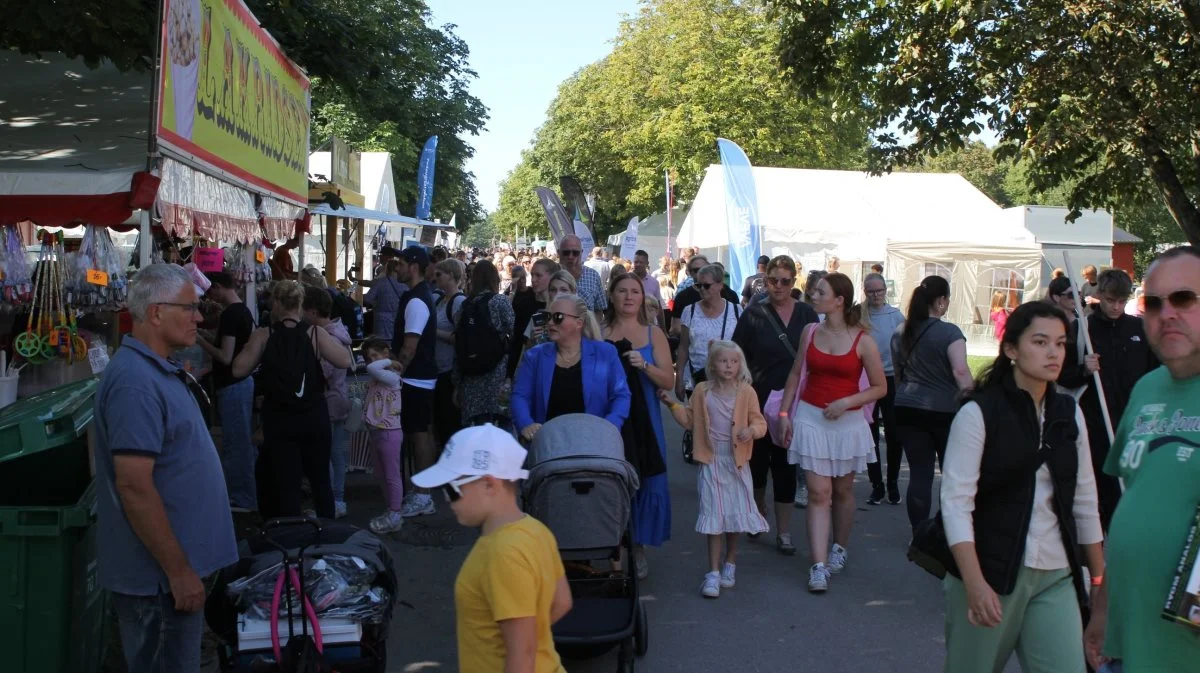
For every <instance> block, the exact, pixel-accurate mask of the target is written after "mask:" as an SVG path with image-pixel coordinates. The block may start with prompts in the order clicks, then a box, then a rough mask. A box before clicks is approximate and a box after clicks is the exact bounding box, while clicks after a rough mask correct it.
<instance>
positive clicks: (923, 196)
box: [676, 165, 1041, 326]
mask: <svg viewBox="0 0 1200 673" xmlns="http://www.w3.org/2000/svg"><path fill="white" fill-rule="evenodd" d="M753 170H754V180H755V190H756V192H757V196H758V217H759V223H760V226H761V233H760V241H761V244H762V254H766V255H770V256H774V255H780V254H787V255H790V256H791V257H793V258H794V259H796V261H797V262H799V263H801V264H803V266H804V269H805V271H811V270H813V269H825V268H826V264H827V262H828V260H829V258H831V257H837V258H838V259H839V261H840V269H839V270H840V271H842V272H843V273H846V274H847V275H849V276H850V277H851V278H852V279H854V281H855V284H856V285H857V284H859V283H861V279H862V276H863V275H864V269H866V268H869V266H870V265H871V264H874V263H879V264H884V268H885V275H886V276H887V277H888V279H889V280H891V281H893V282H894V289H895V293H896V294H895V296H896V297H904V296H905V293H906V291H911V289H912V287H913V286H914V285H915V284H916V283H919V282H920V281H921V278H923V277H924V276H925V275H932V274H933V273H938V274H940V275H944V276H946V277H948V278H950V279H951V287H952V290H953V294H952V296H951V310H950V313H949V315H948V318H949V319H950V320H952V321H953V322H955V323H958V324H960V325H963V326H966V325H971V324H982V325H987V311H986V310H984V311H983V312H982V313H983V315H982V322H980V323H977V322H976V321H977V316H976V307H977V305H978V304H980V303H981V300H980V297H982V296H985V295H986V296H987V297H990V293H991V291H992V290H991V286H992V285H993V284H994V283H993V276H994V275H995V274H997V273H999V274H1000V276H1003V277H1004V278H1006V279H1008V281H1009V282H1008V283H1007V284H1006V285H1005V287H1006V288H1009V286H1010V285H1011V284H1012V282H1013V281H1012V278H1013V276H1012V273H1011V272H1013V271H1016V272H1019V273H1018V281H1016V282H1017V284H1018V285H1019V288H1017V289H1012V292H1014V293H1015V294H1014V296H1016V295H1019V296H1022V297H1023V296H1024V292H1025V291H1026V290H1029V291H1033V290H1034V289H1036V288H1037V287H1038V282H1039V278H1040V274H1039V267H1040V261H1041V250H1040V248H1039V247H1038V245H1037V244H1036V242H1035V239H1034V237H1033V234H1031V233H1030V232H1029V231H1028V230H1026V229H1025V228H1024V226H1022V225H1021V223H1020V222H1017V221H1014V220H1012V219H1011V218H1004V217H1003V210H1002V209H1001V208H1000V207H999V206H998V205H996V204H995V203H993V202H992V200H991V199H989V198H988V197H987V195H986V194H984V193H983V192H981V191H979V190H978V189H976V188H975V187H974V186H973V185H971V183H969V182H967V180H966V179H964V178H963V177H962V176H960V175H958V174H955V173H891V174H888V175H879V176H872V175H869V174H867V173H863V172H858V171H829V170H810V169H798V168H765V167H759V166H755V167H754V169H753ZM728 242H729V235H728V229H727V227H726V214H725V185H724V174H723V172H722V169H721V166H719V165H713V166H710V167H709V168H708V171H707V172H706V173H705V176H704V180H703V182H702V183H701V185H700V190H699V192H698V193H697V194H696V199H695V202H694V203H693V205H692V209H691V211H690V212H689V213H688V216H687V218H686V219H685V220H684V223H683V227H682V229H681V230H680V232H679V237H678V239H677V240H676V243H677V245H679V246H697V247H700V248H702V249H705V248H707V249H717V252H718V257H724V256H725V252H724V248H725V247H726V246H727V245H728ZM1006 274H1007V275H1006ZM1000 276H997V278H999V277H1000ZM997 282H999V281H997ZM1010 289H1011V288H1010ZM982 303H983V304H987V303H988V302H987V301H986V300H983V301H982ZM985 309H986V306H985Z"/></svg>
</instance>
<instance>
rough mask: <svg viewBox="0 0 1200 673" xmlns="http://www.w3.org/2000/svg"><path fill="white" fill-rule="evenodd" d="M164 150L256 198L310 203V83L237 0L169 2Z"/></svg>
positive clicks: (161, 120)
mask: <svg viewBox="0 0 1200 673" xmlns="http://www.w3.org/2000/svg"><path fill="white" fill-rule="evenodd" d="M165 3H166V4H165V7H164V12H163V27H162V74H161V77H160V78H159V83H158V86H159V92H158V94H159V95H158V123H157V127H158V132H157V135H158V141H159V146H160V147H161V148H162V150H163V152H164V153H167V154H172V155H176V156H179V157H181V158H183V159H184V160H186V161H191V162H193V163H198V164H200V165H202V166H204V167H205V168H208V169H211V172H213V173H214V174H217V175H220V176H224V177H226V178H229V179H231V180H233V181H234V182H241V183H243V184H246V185H248V186H250V187H251V188H254V189H256V190H258V191H262V192H265V193H268V194H270V195H272V196H276V197H278V198H282V199H284V200H287V201H291V202H293V203H296V204H300V205H304V204H307V203H308V128H309V103H310V99H309V81H308V76H307V75H305V74H304V71H302V70H301V69H300V67H299V66H297V65H296V64H295V63H293V62H292V61H291V60H289V59H288V57H287V55H286V54H284V53H283V50H282V49H280V48H279V44H278V43H276V42H275V39H274V38H272V37H271V35H270V34H269V33H267V31H265V30H263V29H262V28H261V27H259V23H258V20H257V19H255V18H254V15H253V14H251V13H250V10H249V9H247V8H246V5H245V4H243V3H242V2H241V0H165Z"/></svg>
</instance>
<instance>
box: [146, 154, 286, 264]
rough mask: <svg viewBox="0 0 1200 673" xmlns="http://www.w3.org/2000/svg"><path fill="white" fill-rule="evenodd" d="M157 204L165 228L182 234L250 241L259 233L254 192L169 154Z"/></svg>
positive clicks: (185, 235)
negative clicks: (181, 161) (195, 167)
mask: <svg viewBox="0 0 1200 673" xmlns="http://www.w3.org/2000/svg"><path fill="white" fill-rule="evenodd" d="M272 200H274V199H272ZM157 205H158V212H159V214H160V215H161V217H162V226H163V229H165V230H166V231H167V232H169V233H171V234H173V235H175V236H178V237H180V238H188V237H191V236H192V235H193V234H195V235H198V236H200V237H201V238H205V239H208V240H213V241H225V242H234V241H236V242H238V243H248V242H250V241H253V240H258V238H259V237H260V233H259V232H260V227H259V220H258V213H257V212H255V210H254V195H253V194H251V193H250V192H248V191H246V190H245V189H242V188H240V187H235V186H234V185H231V184H229V183H228V182H225V181H224V180H221V179H219V178H215V177H213V176H211V175H206V174H204V173H201V172H200V171H197V170H196V169H194V168H192V167H190V166H187V165H185V164H183V163H180V162H178V161H175V160H173V159H170V158H164V159H163V163H162V184H161V186H160V187H159V189H158V204H157ZM284 205H286V204H284ZM289 207H292V206H289ZM299 210H303V209H299Z"/></svg>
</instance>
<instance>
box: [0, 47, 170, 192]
mask: <svg viewBox="0 0 1200 673" xmlns="http://www.w3.org/2000/svg"><path fill="white" fill-rule="evenodd" d="M0 70H3V72H4V76H3V77H0V101H2V102H3V108H0V110H2V112H0V194H18V193H20V194H35V193H43V194H44V193H56V192H49V191H44V190H45V189H47V188H49V187H50V186H49V185H45V184H42V185H41V187H42V189H43V191H36V190H37V189H38V188H39V181H38V179H37V178H29V179H28V181H24V180H21V179H20V176H30V175H31V173H37V174H53V175H56V176H61V177H63V178H70V179H71V184H73V185H74V186H76V187H77V189H75V190H73V191H71V192H70V193H86V194H94V193H98V192H96V191H94V187H91V186H89V183H92V182H94V181H95V180H96V179H97V178H98V177H102V176H110V175H114V174H116V175H121V176H124V179H125V182H124V189H125V190H126V191H128V189H129V179H130V177H131V176H132V175H133V173H134V172H136V171H140V170H144V169H145V167H146V148H147V135H148V133H149V124H150V117H151V114H150V99H151V76H150V75H149V74H145V73H123V72H120V71H119V70H117V68H116V67H115V66H113V65H112V64H111V63H108V62H105V63H104V64H103V65H101V66H100V67H99V68H96V69H95V70H93V69H90V68H88V67H87V66H86V65H85V64H84V63H83V60H82V59H69V58H66V57H64V56H62V55H60V54H44V55H43V56H42V57H41V58H38V57H34V56H26V55H22V54H19V53H17V52H16V51H11V50H0ZM17 181H20V182H21V183H22V184H21V185H20V186H21V187H22V188H23V189H22V190H21V191H16V190H15V187H16V185H15V184H14V183H15V182H17Z"/></svg>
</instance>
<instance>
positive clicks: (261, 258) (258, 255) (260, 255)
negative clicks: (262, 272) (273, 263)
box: [254, 250, 267, 264]
mask: <svg viewBox="0 0 1200 673" xmlns="http://www.w3.org/2000/svg"><path fill="white" fill-rule="evenodd" d="M254 261H256V262H258V263H259V264H262V263H264V262H266V261H267V253H265V252H263V251H262V250H255V251H254Z"/></svg>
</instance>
